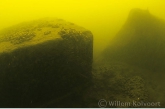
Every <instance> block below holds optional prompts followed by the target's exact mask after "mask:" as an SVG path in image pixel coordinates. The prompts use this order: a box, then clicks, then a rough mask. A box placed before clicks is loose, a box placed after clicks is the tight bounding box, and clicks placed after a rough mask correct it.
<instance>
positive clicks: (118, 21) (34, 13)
mask: <svg viewBox="0 0 165 109" xmlns="http://www.w3.org/2000/svg"><path fill="white" fill-rule="evenodd" d="M132 8H140V9H145V10H146V9H148V10H149V11H150V13H151V14H153V15H155V16H157V17H159V18H162V19H165V13H164V12H165V1H164V0H1V1H0V29H3V28H6V27H9V26H12V25H15V24H18V23H20V22H24V21H30V20H35V19H39V18H43V17H56V18H61V19H65V20H67V21H70V22H73V23H75V24H77V25H80V26H83V27H85V28H86V29H89V30H91V31H92V33H93V35H94V58H96V57H97V56H98V54H99V53H100V52H101V51H102V50H103V49H104V48H105V47H106V46H107V45H108V44H109V43H110V41H111V39H112V38H113V37H114V36H115V34H116V33H117V32H118V31H119V30H120V28H121V27H122V25H123V24H124V22H125V21H126V19H127V16H128V14H129V11H130V10H131V9H132Z"/></svg>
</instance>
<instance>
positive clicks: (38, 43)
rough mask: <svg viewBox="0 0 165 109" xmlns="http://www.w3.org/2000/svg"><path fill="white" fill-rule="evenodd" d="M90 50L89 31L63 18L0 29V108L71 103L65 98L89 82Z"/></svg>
mask: <svg viewBox="0 0 165 109" xmlns="http://www.w3.org/2000/svg"><path fill="white" fill-rule="evenodd" d="M92 50H93V36H92V33H91V32H90V31H88V30H86V29H84V28H82V27H79V26H77V25H75V24H73V23H69V22H66V21H64V20H62V19H50V18H45V19H40V20H36V21H32V22H26V23H22V24H19V25H16V26H12V27H10V28H6V29H4V30H1V32H0V87H1V88H0V95H1V97H0V107H66V106H70V107H74V104H73V105H72V104H68V105H66V106H65V104H66V103H63V102H64V101H63V99H65V102H69V101H71V100H68V101H67V99H66V98H74V97H75V98H76V99H75V100H77V101H78V100H79V101H81V96H82V94H83V91H84V90H85V89H86V88H87V87H89V86H90V84H91V78H92V77H91V70H92V55H93V51H92ZM49 101H50V102H49Z"/></svg>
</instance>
